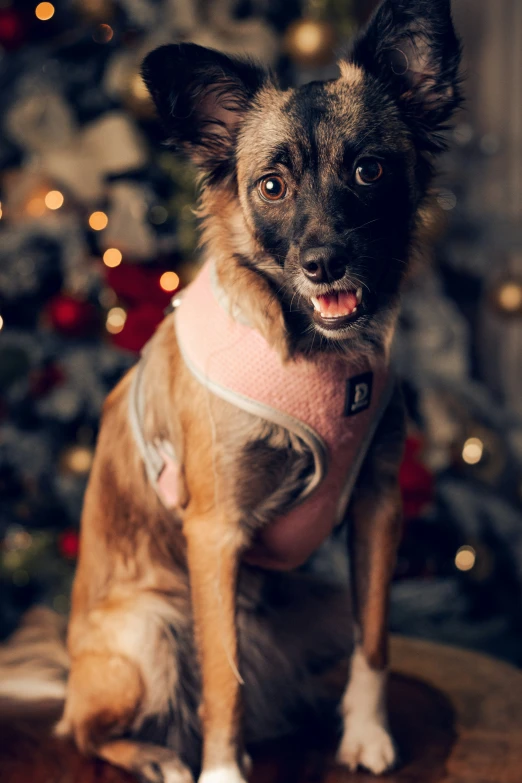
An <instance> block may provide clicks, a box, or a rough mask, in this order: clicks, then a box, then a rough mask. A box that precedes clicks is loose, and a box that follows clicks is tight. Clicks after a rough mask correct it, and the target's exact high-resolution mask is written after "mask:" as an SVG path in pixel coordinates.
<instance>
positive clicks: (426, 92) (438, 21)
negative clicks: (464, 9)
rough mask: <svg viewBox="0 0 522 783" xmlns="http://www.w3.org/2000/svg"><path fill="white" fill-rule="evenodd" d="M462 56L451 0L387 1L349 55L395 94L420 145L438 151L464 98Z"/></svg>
mask: <svg viewBox="0 0 522 783" xmlns="http://www.w3.org/2000/svg"><path fill="white" fill-rule="evenodd" d="M460 55H461V47H460V43H459V40H458V38H457V36H456V34H455V30H454V28H453V22H452V19H451V2H450V0H384V2H383V3H382V4H381V6H380V7H379V8H378V9H377V12H376V13H375V15H374V16H373V18H372V19H371V21H370V23H369V25H368V27H367V28H366V31H365V32H364V33H363V34H362V35H361V36H360V37H359V38H358V39H357V40H356V41H355V44H354V47H353V51H352V53H351V56H350V58H349V59H350V61H351V62H353V63H355V64H356V65H359V66H362V67H363V68H364V69H365V70H366V71H368V72H369V73H370V74H372V76H374V77H375V78H377V79H378V80H379V81H380V82H381V83H383V84H384V86H385V88H386V91H387V92H388V93H389V94H390V95H391V96H392V97H393V98H395V100H396V101H397V102H398V104H399V107H400V109H401V111H402V113H403V115H404V117H405V119H406V121H407V122H408V124H409V125H410V127H411V128H412V130H413V132H414V134H415V139H416V143H417V146H418V147H419V148H421V149H425V150H427V151H431V152H436V151H438V150H440V149H441V148H443V147H444V142H443V139H442V137H441V135H440V134H441V131H442V130H444V129H445V127H446V123H447V121H448V119H449V118H450V117H451V115H452V114H453V112H454V111H455V109H456V108H457V107H458V106H459V105H460V102H461V94H460V89H459V84H460V79H459V65H460Z"/></svg>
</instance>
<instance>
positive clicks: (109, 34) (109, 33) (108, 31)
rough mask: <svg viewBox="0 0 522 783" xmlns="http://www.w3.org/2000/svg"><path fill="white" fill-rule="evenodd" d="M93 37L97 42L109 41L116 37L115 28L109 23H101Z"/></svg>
mask: <svg viewBox="0 0 522 783" xmlns="http://www.w3.org/2000/svg"><path fill="white" fill-rule="evenodd" d="M92 37H93V40H94V41H96V43H102V44H103V43H109V41H112V39H113V37H114V30H113V29H112V27H111V26H110V25H109V24H99V25H98V27H97V28H96V30H95V31H94V33H93V36H92Z"/></svg>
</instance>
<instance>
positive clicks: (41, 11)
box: [34, 3, 55, 22]
mask: <svg viewBox="0 0 522 783" xmlns="http://www.w3.org/2000/svg"><path fill="white" fill-rule="evenodd" d="M54 11H55V8H54V5H53V4H52V3H38V5H37V6H36V8H35V9H34V13H35V16H36V18H37V19H39V20H40V21H41V22H47V21H48V20H49V19H52V18H53V16H54Z"/></svg>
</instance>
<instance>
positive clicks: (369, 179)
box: [355, 158, 384, 185]
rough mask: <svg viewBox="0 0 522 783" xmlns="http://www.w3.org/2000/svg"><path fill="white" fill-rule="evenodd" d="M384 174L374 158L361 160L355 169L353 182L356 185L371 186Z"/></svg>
mask: <svg viewBox="0 0 522 783" xmlns="http://www.w3.org/2000/svg"><path fill="white" fill-rule="evenodd" d="M383 174H384V169H383V167H382V165H381V164H380V163H379V161H378V160H375V158H367V159H366V160H362V161H361V162H360V163H359V165H358V166H357V168H356V169H355V181H356V183H357V184H358V185H373V183H374V182H377V180H378V179H380V178H381V177H382V175H383Z"/></svg>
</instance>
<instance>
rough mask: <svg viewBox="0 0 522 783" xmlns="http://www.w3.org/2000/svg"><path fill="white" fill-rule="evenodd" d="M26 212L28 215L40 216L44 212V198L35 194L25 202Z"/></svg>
mask: <svg viewBox="0 0 522 783" xmlns="http://www.w3.org/2000/svg"><path fill="white" fill-rule="evenodd" d="M26 212H27V214H28V215H29V216H30V217H35V218H36V217H42V215H43V214H44V213H45V199H44V198H42V197H41V196H35V198H32V199H30V200H29V201H28V202H27V207H26Z"/></svg>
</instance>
